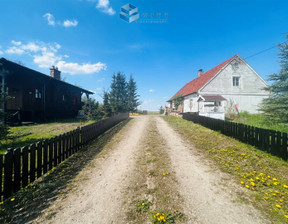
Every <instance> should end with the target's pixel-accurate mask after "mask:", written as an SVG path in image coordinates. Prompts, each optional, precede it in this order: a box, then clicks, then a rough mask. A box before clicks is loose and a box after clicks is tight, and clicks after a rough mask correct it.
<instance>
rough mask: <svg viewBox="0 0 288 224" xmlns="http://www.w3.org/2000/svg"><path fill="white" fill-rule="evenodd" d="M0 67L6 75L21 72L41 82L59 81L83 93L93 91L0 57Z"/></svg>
mask: <svg viewBox="0 0 288 224" xmlns="http://www.w3.org/2000/svg"><path fill="white" fill-rule="evenodd" d="M0 68H1V69H3V70H6V71H9V73H7V75H8V76H9V75H11V74H16V73H17V74H21V75H24V76H27V78H28V77H33V78H36V79H40V80H43V82H46V81H52V82H55V84H56V83H58V84H60V83H61V84H62V85H66V86H67V87H71V88H76V89H79V90H80V91H82V92H83V93H86V94H94V93H93V92H91V91H89V90H86V89H83V88H81V87H78V86H75V85H72V84H69V83H67V82H64V81H62V80H58V79H55V78H53V77H51V76H48V75H45V74H43V73H41V72H37V71H35V70H33V69H30V68H27V67H25V66H23V65H20V64H18V63H15V62H12V61H9V60H7V59H5V58H0Z"/></svg>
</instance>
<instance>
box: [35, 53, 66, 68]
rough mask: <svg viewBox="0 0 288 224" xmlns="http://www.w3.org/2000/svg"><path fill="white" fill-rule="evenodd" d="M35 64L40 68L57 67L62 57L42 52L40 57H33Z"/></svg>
mask: <svg viewBox="0 0 288 224" xmlns="http://www.w3.org/2000/svg"><path fill="white" fill-rule="evenodd" d="M33 58H34V59H33V62H34V63H35V64H37V65H38V66H39V67H40V68H49V67H51V66H52V65H55V64H56V62H57V61H58V60H61V57H59V56H56V55H55V53H54V52H45V51H44V52H42V54H40V55H34V56H33Z"/></svg>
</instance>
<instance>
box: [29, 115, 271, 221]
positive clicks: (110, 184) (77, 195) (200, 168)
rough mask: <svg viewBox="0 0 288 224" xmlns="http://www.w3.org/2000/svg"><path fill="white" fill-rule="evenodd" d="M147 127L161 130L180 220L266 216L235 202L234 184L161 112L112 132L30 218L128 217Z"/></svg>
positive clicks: (81, 218) (256, 219)
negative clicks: (67, 187) (65, 190)
mask: <svg viewBox="0 0 288 224" xmlns="http://www.w3.org/2000/svg"><path fill="white" fill-rule="evenodd" d="M152 124H153V125H154V126H152ZM149 128H150V129H149ZM148 129H149V132H150V134H151V130H152V129H153V130H152V131H154V132H155V133H157V134H158V135H159V136H161V137H157V138H159V142H161V144H162V145H163V148H164V150H166V153H167V155H169V159H170V161H171V164H170V166H171V167H170V170H171V173H173V175H174V176H175V179H176V180H175V183H177V185H176V186H177V187H176V189H173V191H174V192H179V194H180V195H181V197H182V198H183V200H184V204H183V205H182V207H183V214H184V216H185V217H186V219H185V223H207V224H208V223H209V224H210V223H213V224H217V223H221V224H222V223H265V222H266V221H265V220H262V219H261V214H260V213H259V212H258V211H257V210H256V209H254V208H253V207H252V206H249V205H246V204H240V203H237V202H236V201H237V194H236V193H235V188H237V187H236V184H234V183H233V181H231V180H229V177H228V176H227V175H226V174H223V173H221V172H220V171H219V170H215V169H213V170H212V169H211V167H210V165H209V162H208V161H205V159H203V158H202V157H201V155H197V154H196V153H195V151H193V146H192V145H191V144H188V143H187V142H184V141H183V139H182V138H181V136H179V135H178V134H177V133H176V132H175V131H174V130H173V129H172V128H171V127H170V126H169V125H168V124H167V123H166V122H165V121H164V120H163V119H162V118H161V117H152V116H143V117H136V118H133V119H132V120H131V121H130V122H129V123H128V124H127V125H126V126H125V127H124V128H123V129H122V130H121V131H120V132H119V133H118V134H117V135H116V136H114V137H113V139H112V140H111V141H110V142H109V143H108V144H107V145H106V146H105V148H104V149H103V151H102V152H101V153H100V154H98V155H97V156H96V157H95V159H93V160H92V162H90V163H89V164H87V166H86V168H85V169H83V170H82V171H81V172H80V173H79V174H78V176H77V177H76V178H75V180H74V181H73V182H74V185H75V188H74V190H73V191H70V193H69V194H67V195H66V196H65V197H59V198H58V199H57V200H56V201H55V202H54V203H53V204H52V206H50V207H49V208H48V209H46V210H45V211H44V212H43V214H42V216H41V217H38V219H36V220H34V221H33V223H61V224H62V223H69V224H70V223H101V224H103V223H117V224H118V223H127V217H126V216H127V211H128V210H129V208H128V207H131V204H130V205H129V203H128V202H127V201H129V200H130V199H129V198H133V197H136V196H137V195H131V192H129V194H127V192H126V191H127V189H129V188H130V186H129V185H131V184H133V183H136V182H137V180H136V181H135V176H137V174H136V173H135V172H138V171H137V170H139V169H140V168H138V166H139V167H140V165H139V164H138V163H140V162H136V161H139V156H140V154H141V152H142V151H143V150H144V149H143V143H144V141H146V142H147V141H148V143H149V138H148V140H147V132H148V131H147V130H148ZM152 133H153V132H152ZM158 135H157V136H158ZM145 137H146V138H145ZM160 138H161V139H160ZM146 157H147V155H146ZM152 160H153V159H152ZM144 163H146V161H144ZM147 163H148V162H147ZM139 172H141V170H139ZM145 172H146V171H145ZM167 174H168V173H167ZM149 175H150V173H149ZM149 175H148V176H147V177H146V176H145V178H146V179H147V180H151V177H150V176H149ZM163 175H165V173H164V174H163ZM171 175H172V174H171ZM149 178H150V179H149ZM165 178H166V177H165ZM223 179H224V180H227V184H225V186H224V185H223V184H221V183H223ZM132 180H133V181H134V182H133V181H132ZM220 180H222V181H220ZM171 181H172V180H171ZM148 182H149V181H148ZM150 182H151V181H150ZM146 184H147V183H146ZM144 185H145V184H144ZM174 185H175V184H174ZM174 185H173V186H174ZM132 194H133V192H132ZM169 197H170V196H169ZM149 200H150V199H149ZM151 200H153V199H151ZM177 200H178V199H177ZM163 203H164V200H163ZM143 206H144V205H143ZM154 209H155V207H154ZM135 212H136V211H135ZM148 216H149V215H148V214H147V222H146V223H149V217H148ZM130 223H131V221H130ZM132 223H133V221H132ZM134 223H138V222H137V221H135V222H134ZM182 223H183V222H182Z"/></svg>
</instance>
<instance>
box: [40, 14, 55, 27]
mask: <svg viewBox="0 0 288 224" xmlns="http://www.w3.org/2000/svg"><path fill="white" fill-rule="evenodd" d="M43 17H44V18H46V19H47V22H48V25H50V26H54V25H55V19H54V16H53V15H52V14H51V13H46V14H45V15H44V16H43Z"/></svg>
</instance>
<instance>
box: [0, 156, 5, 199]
mask: <svg viewBox="0 0 288 224" xmlns="http://www.w3.org/2000/svg"><path fill="white" fill-rule="evenodd" d="M3 174H4V172H3V155H0V175H1V177H0V201H2V195H3V192H4V189H3V187H2V183H3V177H4V176H3Z"/></svg>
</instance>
